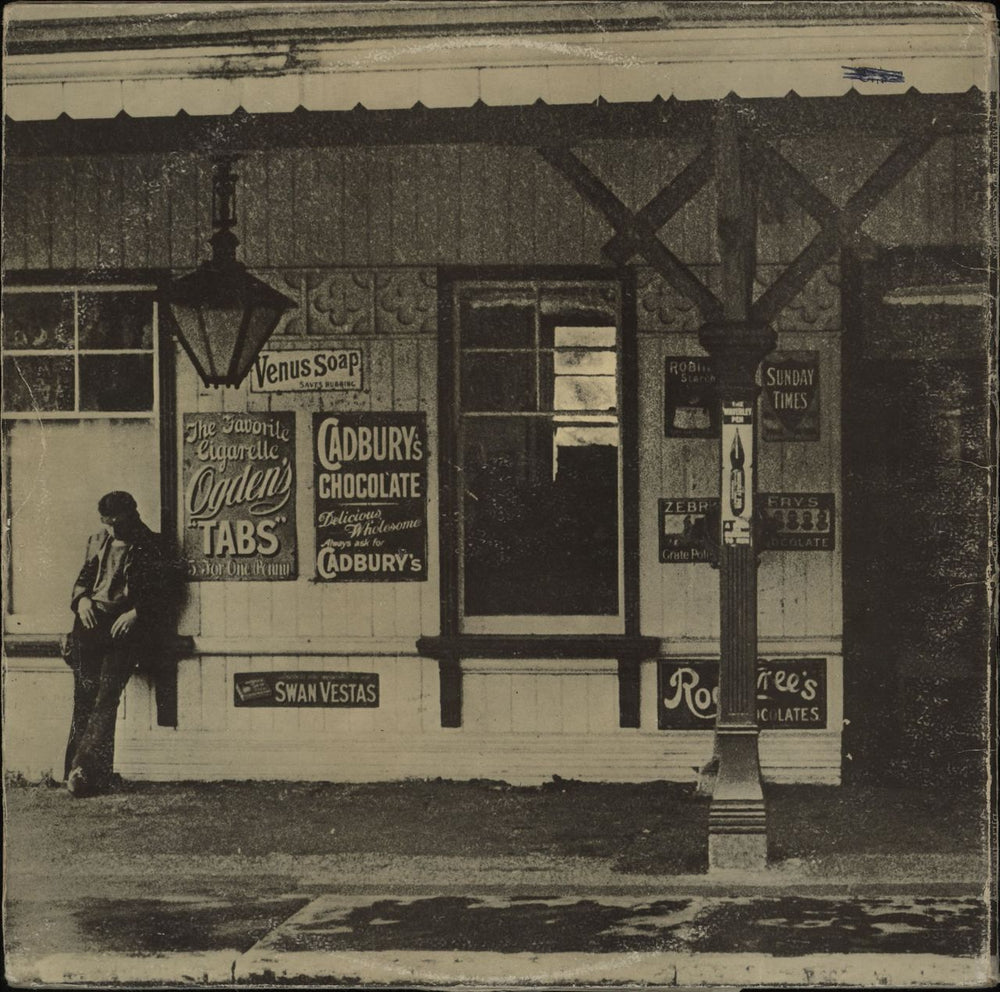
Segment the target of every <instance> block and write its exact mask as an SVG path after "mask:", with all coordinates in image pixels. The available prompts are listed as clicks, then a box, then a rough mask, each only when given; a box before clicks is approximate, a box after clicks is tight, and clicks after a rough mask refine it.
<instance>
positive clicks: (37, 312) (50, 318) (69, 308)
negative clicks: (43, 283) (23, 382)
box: [3, 292, 73, 350]
mask: <svg viewBox="0 0 1000 992" xmlns="http://www.w3.org/2000/svg"><path fill="white" fill-rule="evenodd" d="M3 346H4V348H6V349H8V350H10V349H16V348H30V349H47V348H72V347H73V294H72V293H11V292H7V293H4V295H3Z"/></svg>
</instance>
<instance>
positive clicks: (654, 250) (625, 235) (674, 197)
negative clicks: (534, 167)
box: [538, 147, 722, 320]
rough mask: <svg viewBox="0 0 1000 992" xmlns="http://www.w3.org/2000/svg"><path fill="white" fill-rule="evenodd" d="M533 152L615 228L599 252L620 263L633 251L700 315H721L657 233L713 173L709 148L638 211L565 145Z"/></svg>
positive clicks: (718, 305) (713, 299) (719, 308)
mask: <svg viewBox="0 0 1000 992" xmlns="http://www.w3.org/2000/svg"><path fill="white" fill-rule="evenodd" d="M538 152H539V154H540V155H541V156H542V158H544V159H545V161H546V162H548V163H549V165H551V166H552V167H553V168H555V169H556V170H558V171H559V172H561V173H562V174H563V176H565V177H566V178H567V179H568V180H569V181H570V182H571V183H572V184H573V186H574V188H575V189H576V191H577V192H578V193H579V194H580V195H581V196H582V197H583V198H584V200H586V201H587V202H588V203H589V204H590V205H591V206H593V207H596V208H597V209H598V210H599V211H600V212H601V213H602V214H603V215H604V216H605V217H606V218H607V220H608V222H609V223H610V224H611V226H612V227H613V228H614V229H615V236H614V237H613V238H612V239H611V240H610V241H609V242H608V243H607V244H606V245H604V247H603V248H602V249H601V250H602V252H603V254H604V255H606V256H607V257H608V258H610V259H611V261H613V262H614V263H615V264H616V265H625V264H626V263H627V262H628V260H629V259H630V258H631V257H632V256H633V255H634V254H636V253H637V252H638V253H639V254H640V255H641V256H642V257H643V258H644V259H645V260H646V261H647V262H648V263H649V264H650V265H651V266H652V267H653V268H654V269H656V271H657V272H659V274H660V275H661V276H663V278H664V279H666V281H667V282H668V283H669V284H670V285H671V286H673V287H674V289H676V290H677V292H679V293H682V294H683V295H684V296H686V297H687V298H688V299H689V300H691V301H692V302H693V303H694V304H695V305H696V306H697V307H698V309H699V310H700V311H701V314H702V317H703V318H704V319H705V320H711V319H717V318H718V317H719V316H721V314H722V304H721V303H720V302H719V300H718V299H717V298H716V296H715V294H714V293H713V292H712V291H711V290H710V289H709V288H708V287H707V286H706V285H705V284H704V283H703V282H702V281H701V280H700V279H699V278H698V277H697V276H696V275H695V274H694V273H693V272H692V271H691V269H690V268H688V266H686V265H685V264H684V263H683V262H682V261H681V260H680V259H679V258H678V257H677V256H676V255H675V254H674V253H673V252H672V251H671V250H670V249H669V248H668V247H667V246H666V245H665V244H664V243H663V242H662V241H661V240H660V239H659V237H658V236H657V233H656V232H657V231H658V230H659V229H660V228H661V227H662V226H663V225H664V224H665V223H666V222H667V221H668V220H669V219H670V218H671V217H673V215H674V214H675V213H677V211H678V210H680V209H681V207H683V206H684V204H685V203H687V202H688V200H690V199H691V198H692V197H693V196H694V195H695V194H696V193H697V192H698V191H699V190H700V189H702V187H703V186H704V185H705V184H706V183H707V182H708V181H709V180H710V179H711V178H712V170H713V156H712V150H711V148H710V147H706V148H704V149H703V150H702V151H701V153H700V154H699V155H697V156H696V157H695V159H694V160H693V161H692V162H691V163H690V164H689V165H688V166H687V167H686V168H685V169H683V170H682V171H681V172H680V173H679V174H678V175H677V176H676V177H675V178H674V180H673V181H672V182H670V183H669V184H668V185H667V186H665V187H664V188H663V189H661V190H660V192H659V193H657V194H656V196H655V197H654V198H653V199H652V200H650V201H649V203H647V204H646V205H645V206H644V207H643V208H642V209H641V210H639V211H638V212H633V211H632V210H630V209H629V208H628V207H626V206H625V204H624V203H622V201H621V200H619V199H618V197H617V196H615V194H614V193H612V192H611V190H610V189H608V187H607V186H606V185H605V184H604V183H603V182H602V181H601V180H600V179H599V178H598V177H597V176H595V175H594V173H593V172H591V171H590V169H588V168H587V166H586V165H585V164H584V163H583V162H581V161H580V159H579V158H577V157H576V155H574V154H573V152H571V151H570V150H569V149H568V148H539V149H538ZM708 315H711V316H708Z"/></svg>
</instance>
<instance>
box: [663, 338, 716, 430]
mask: <svg viewBox="0 0 1000 992" xmlns="http://www.w3.org/2000/svg"><path fill="white" fill-rule="evenodd" d="M663 417H664V420H663V433H664V435H665V436H666V437H718V436H719V424H718V417H717V415H716V412H715V373H714V372H713V371H712V363H711V362H710V361H709V359H708V358H706V357H700V356H697V355H667V356H666V359H665V365H664V370H663Z"/></svg>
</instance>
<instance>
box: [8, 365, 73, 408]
mask: <svg viewBox="0 0 1000 992" xmlns="http://www.w3.org/2000/svg"><path fill="white" fill-rule="evenodd" d="M3 408H4V410H6V411H9V412H16V413H34V412H38V413H41V412H51V411H59V410H63V411H66V410H72V409H73V359H72V358H70V357H66V358H63V357H62V356H55V355H53V356H41V355H30V356H19V357H12V356H9V355H8V356H7V357H5V358H4V360H3Z"/></svg>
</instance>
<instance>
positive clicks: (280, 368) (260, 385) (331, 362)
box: [250, 348, 361, 393]
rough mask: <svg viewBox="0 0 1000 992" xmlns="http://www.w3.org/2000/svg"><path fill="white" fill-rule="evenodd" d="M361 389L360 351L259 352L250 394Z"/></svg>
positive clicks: (348, 349) (252, 376)
mask: <svg viewBox="0 0 1000 992" xmlns="http://www.w3.org/2000/svg"><path fill="white" fill-rule="evenodd" d="M325 389H338V390H357V389H361V349H360V348H344V349H338V350H331V349H329V348H314V349H312V350H311V351H262V352H261V353H260V355H259V356H258V357H257V361H256V362H254V365H253V368H252V369H251V370H250V392H251V393H288V392H298V393H305V392H316V391H318V390H325Z"/></svg>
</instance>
